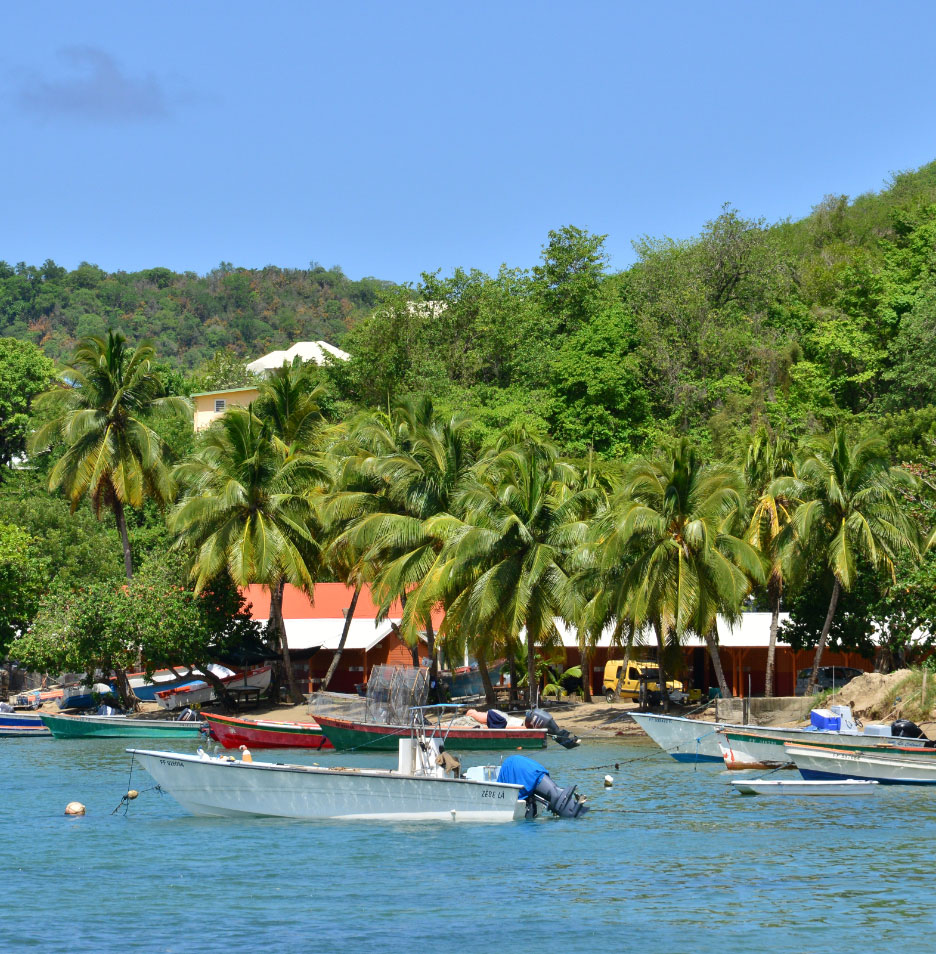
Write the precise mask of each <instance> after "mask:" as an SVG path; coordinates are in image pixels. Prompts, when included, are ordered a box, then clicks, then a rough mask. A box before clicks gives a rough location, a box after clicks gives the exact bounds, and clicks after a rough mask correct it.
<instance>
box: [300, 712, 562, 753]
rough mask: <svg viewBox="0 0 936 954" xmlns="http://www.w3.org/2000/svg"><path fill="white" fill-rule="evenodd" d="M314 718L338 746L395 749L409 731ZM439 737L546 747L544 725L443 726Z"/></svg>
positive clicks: (462, 742)
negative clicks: (522, 726)
mask: <svg viewBox="0 0 936 954" xmlns="http://www.w3.org/2000/svg"><path fill="white" fill-rule="evenodd" d="M315 721H316V722H318V724H319V725H320V726H321V729H322V732H323V733H324V734H325V737H326V738H327V739H328V741H329V742H331V744H332V745H333V746H334V747H335V748H336V749H341V750H347V749H363V750H365V751H371V750H376V751H381V752H391V751H392V752H395V751H396V750H397V747H398V745H399V741H400V739H401V738H402V737H405V736H408V735H409V734H410V728H409V727H408V726H401V725H379V724H377V723H371V722H352V721H350V720H348V719H336V718H334V717H332V716H322V715H318V714H316V716H315ZM441 734H442V737H443V738H444V740H445V745H446V747H448V748H453V749H456V750H458V751H464V750H468V749H474V750H478V751H509V750H511V749H544V748H546V730H545V729H484V728H477V729H469V728H457V727H456V728H452V729H446V727H445V726H443V727H442V733H441Z"/></svg>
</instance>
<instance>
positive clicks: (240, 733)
mask: <svg viewBox="0 0 936 954" xmlns="http://www.w3.org/2000/svg"><path fill="white" fill-rule="evenodd" d="M205 721H206V722H207V723H208V728H209V731H210V733H211V737H212V738H213V739H214V740H215V741H216V742H220V743H221V744H222V745H223V746H224V747H225V748H226V749H236V748H239V747H240V746H241V745H246V746H247V747H248V748H251V749H330V748H332V744H331V742H329V741H328V739H327V738H326V737H325V734H324V733H323V732H322V729H321V727H320V726H319V725H318V724H317V723H315V722H270V721H266V720H264V721H261V720H259V719H258V720H252V719H236V718H233V717H231V716H219V715H206V716H205Z"/></svg>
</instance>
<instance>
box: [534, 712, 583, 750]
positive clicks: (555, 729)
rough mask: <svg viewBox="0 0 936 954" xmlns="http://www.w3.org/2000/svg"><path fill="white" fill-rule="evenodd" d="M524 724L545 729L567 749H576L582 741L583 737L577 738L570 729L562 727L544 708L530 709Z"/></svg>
mask: <svg viewBox="0 0 936 954" xmlns="http://www.w3.org/2000/svg"><path fill="white" fill-rule="evenodd" d="M523 724H524V725H525V726H526V727H527V728H528V729H545V730H546V731H547V732H548V733H549V735H550V737H551V738H552V739H553V741H555V742H558V743H559V744H560V745H561V746H562V747H563V748H566V749H574V748H575V747H576V746H577V745H579V744H580V742H581V739H577V738H576V737H575V736H574V735H572V733H571V732H570V731H569V730H568V729H560V728H559V726H558V725H557V724H556V720H555V719H554V718H553V717H552V716H551V715H550V714H549V713H548V712H544V711H543V710H542V709H530V710H529V711H528V712H527V714H526V718H525V719H524V720H523Z"/></svg>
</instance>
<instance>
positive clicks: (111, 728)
mask: <svg viewBox="0 0 936 954" xmlns="http://www.w3.org/2000/svg"><path fill="white" fill-rule="evenodd" d="M39 718H41V719H42V721H43V723H44V724H45V726H46V727H47V728H48V729H49V730H50V731H51V733H52V735H54V736H55V738H57V739H197V738H198V736H199V733H200V730H201V727H202V726H203V725H204V724H205V723H204V722H202V721H197V722H172V721H170V720H169V719H133V718H130V717H129V716H122V715H117V716H99V715H89V716H78V715H49V714H47V713H44V712H43V713H40V715H39Z"/></svg>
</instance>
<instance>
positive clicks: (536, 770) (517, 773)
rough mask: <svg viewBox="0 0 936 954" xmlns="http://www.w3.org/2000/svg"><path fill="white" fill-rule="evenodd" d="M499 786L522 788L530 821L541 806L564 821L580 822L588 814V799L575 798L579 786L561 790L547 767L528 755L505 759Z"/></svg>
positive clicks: (521, 792)
mask: <svg viewBox="0 0 936 954" xmlns="http://www.w3.org/2000/svg"><path fill="white" fill-rule="evenodd" d="M497 781H498V782H507V783H510V784H513V785H519V786H520V798H521V799H524V800H525V801H526V804H527V807H526V817H527V818H535V817H536V814H537V806H538V805H540V804H542V805H545V806H546V807H547V808H548V809H549V810H550V811H551V812H552V813H553V814H554V815H558V816H559V817H560V818H578V817H579V816H581V815H584V814H585V812H587V811H588V806H586V804H585V799H584V798H583V797H582V796H581V795H576V794H575V786H574V785H572V786H571V787H570V788H559V786H558V785H557V784H556V783H555V782H554V781H553V780H552V779H551V778H550V777H549V772H547V771H546V768H545V766H542V765H540V764H539V762H534V761H533V759H528V758H527V757H526V756H525V755H511V756H510V757H509V758H506V759H504V761H503V763H501V767H500V769H499V771H498V773H497Z"/></svg>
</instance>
